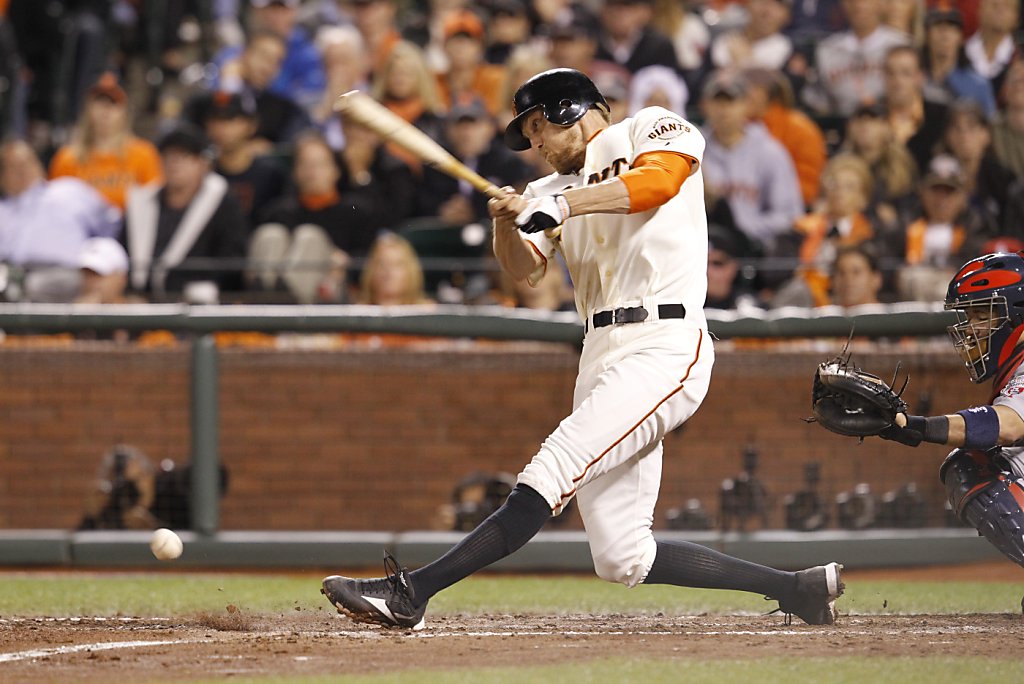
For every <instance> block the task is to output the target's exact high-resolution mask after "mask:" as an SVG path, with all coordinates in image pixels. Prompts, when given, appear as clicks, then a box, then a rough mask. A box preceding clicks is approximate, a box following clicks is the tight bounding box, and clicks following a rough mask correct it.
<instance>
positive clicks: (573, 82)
mask: <svg viewBox="0 0 1024 684" xmlns="http://www.w3.org/2000/svg"><path fill="white" fill-rule="evenodd" d="M596 104H600V105H603V106H604V108H605V109H608V102H607V101H606V100H605V99H604V95H602V94H601V91H600V90H598V89H597V86H596V85H594V82H593V81H591V80H590V79H589V78H587V76H586V74H584V73H582V72H579V71H576V70H575V69H549V70H547V71H543V72H541V73H539V74H537V75H536V76H534V77H532V78H530V79H529V80H528V81H527V82H526V83H524V84H523V85H521V86H519V89H518V90H517V91H516V94H515V96H514V97H513V98H512V113H513V114H515V118H514V119H512V121H510V122H509V124H508V126H507V127H506V128H505V144H506V145H508V146H509V147H510V148H512V149H513V150H517V151H522V150H528V149H530V141H529V140H528V139H527V138H526V136H524V135H523V119H525V118H526V116H527V114H529V113H530V112H532V111H533V110H534V109H537V108H538V107H540V108H541V109H542V110H543V112H544V118H545V119H547V120H548V121H550V122H551V123H553V124H558V125H559V126H571V125H573V124H574V123H576V122H577V121H579V120H580V119H582V118H583V115H584V114H586V113H587V110H588V109H590V108H591V107H593V106H594V105H596Z"/></svg>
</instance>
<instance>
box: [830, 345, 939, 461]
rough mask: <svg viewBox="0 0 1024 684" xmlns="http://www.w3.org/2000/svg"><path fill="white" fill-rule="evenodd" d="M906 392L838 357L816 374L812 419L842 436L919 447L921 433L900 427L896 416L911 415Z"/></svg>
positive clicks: (844, 358) (842, 357)
mask: <svg viewBox="0 0 1024 684" xmlns="http://www.w3.org/2000/svg"><path fill="white" fill-rule="evenodd" d="M905 388H906V384H905V383H904V386H903V389H905ZM903 389H901V390H900V392H896V391H894V390H893V388H892V387H891V386H890V385H888V384H886V383H885V381H884V380H882V379H881V378H879V377H878V376H876V375H872V374H870V373H865V372H864V371H862V370H861V369H859V368H857V367H855V366H853V365H852V364H851V363H850V359H849V357H847V356H840V357H837V358H835V359H832V360H831V361H826V362H825V363H822V364H820V365H819V366H818V370H817V371H816V372H815V373H814V386H813V388H812V390H811V409H812V411H813V413H814V418H812V419H811V420H814V421H817V422H818V423H820V424H821V426H822V427H824V428H826V429H828V430H831V431H832V432H835V433H837V434H840V435H847V436H850V437H861V438H863V437H867V436H870V435H879V436H880V437H882V438H884V439H892V440H896V441H898V442H902V443H904V444H908V445H910V446H917V445H918V444H919V443H920V442H921V434H920V433H919V432H917V431H914V430H907V429H906V428H902V427H900V426H898V425H897V424H896V414H898V413H904V414H905V413H906V412H907V403H906V402H905V401H903V399H902V398H901V397H900V395H901V394H902V393H903Z"/></svg>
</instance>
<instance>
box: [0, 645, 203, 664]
mask: <svg viewBox="0 0 1024 684" xmlns="http://www.w3.org/2000/svg"><path fill="white" fill-rule="evenodd" d="M186 643H189V640H187V639H185V640H182V639H177V640H174V641H102V642H99V643H95V644H77V645H75V646H58V647H56V648H37V649H32V650H30V651H16V652H14V653H0V663H13V662H17V661H19V660H34V659H37V658H49V657H51V656H57V655H68V654H69V653H81V652H82V651H113V650H116V649H119V648H144V647H147V646H175V645H178V644H186Z"/></svg>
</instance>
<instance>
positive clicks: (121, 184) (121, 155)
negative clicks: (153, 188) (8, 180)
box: [50, 72, 160, 211]
mask: <svg viewBox="0 0 1024 684" xmlns="http://www.w3.org/2000/svg"><path fill="white" fill-rule="evenodd" d="M60 176H74V177H76V178H80V179H82V180H84V181H85V182H86V183H88V184H89V185H91V186H93V187H94V188H96V190H98V191H99V193H100V194H101V195H103V197H104V198H105V199H106V200H107V201H108V202H110V203H111V204H112V205H113V206H115V207H117V208H118V209H119V210H122V211H123V210H124V202H125V193H126V192H127V190H128V188H129V187H130V186H132V185H145V184H147V183H150V182H152V181H154V180H159V178H160V155H159V153H158V152H157V151H156V147H154V146H153V144H152V143H151V142H149V141H148V140H143V139H141V138H137V137H135V136H134V135H132V126H131V116H130V115H129V113H128V95H127V93H125V91H124V89H123V88H121V86H120V85H119V84H118V82H117V77H116V76H114V74H112V73H110V72H107V73H105V74H104V75H103V76H102V77H101V78H100V79H99V80H98V81H97V82H96V83H94V84H93V86H92V87H91V88H90V89H89V90H88V92H87V93H86V98H85V108H84V109H83V110H82V115H81V116H80V117H79V120H78V125H77V126H76V127H75V131H74V133H73V135H72V138H71V142H70V144H68V145H65V146H63V147H61V148H60V149H59V150H57V153H56V154H55V155H54V157H53V159H52V160H51V162H50V177H51V178H58V177H60Z"/></svg>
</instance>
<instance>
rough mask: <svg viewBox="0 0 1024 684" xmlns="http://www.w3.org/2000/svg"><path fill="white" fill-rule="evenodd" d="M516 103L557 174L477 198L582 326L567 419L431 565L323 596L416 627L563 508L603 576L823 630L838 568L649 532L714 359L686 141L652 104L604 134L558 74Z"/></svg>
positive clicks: (524, 138)
mask: <svg viewBox="0 0 1024 684" xmlns="http://www.w3.org/2000/svg"><path fill="white" fill-rule="evenodd" d="M514 107H515V112H516V117H515V118H514V119H513V120H512V122H511V123H510V124H509V125H508V128H507V129H506V131H505V142H506V144H507V145H508V146H509V147H511V148H512V149H514V150H526V149H529V148H530V147H531V146H532V147H533V148H535V149H536V150H537V151H538V152H539V153H540V154H541V155H542V156H543V157H544V158H545V159H546V160H547V161H548V162H549V163H550V165H551V166H552V167H553V168H554V169H555V173H553V174H552V175H550V176H547V177H546V178H542V179H540V180H538V181H535V182H534V183H531V184H530V185H529V186H528V187H527V189H526V191H525V192H524V193H523V195H521V196H520V195H518V194H516V193H515V192H514V191H513V190H512V189H511V188H507V189H506V191H507V194H506V195H505V196H504V197H502V198H500V199H492V200H491V201H490V204H489V208H490V213H491V216H492V217H493V219H494V251H495V255H496V256H497V258H498V261H499V262H500V263H501V266H502V268H503V269H505V270H506V271H507V272H508V273H509V274H510V275H511V276H512V277H514V278H516V279H527V280H528V281H530V282H531V283H535V282H537V281H538V280H539V279H540V278H541V277H542V276H543V274H544V271H545V269H546V268H547V264H548V262H549V260H550V259H552V258H553V257H554V256H555V254H556V253H561V255H562V256H563V257H564V259H565V262H566V264H567V265H568V268H569V271H570V274H571V276H572V280H573V283H574V285H575V288H576V306H577V309H578V311H579V314H580V317H581V318H582V319H583V321H584V327H585V337H584V342H583V353H582V356H581V358H580V366H579V376H578V379H577V382H576V388H575V393H574V398H573V411H572V413H571V414H570V415H569V416H568V417H567V418H565V419H564V420H563V421H562V422H561V424H560V425H559V426H558V427H557V428H556V429H555V431H554V432H553V433H552V434H551V435H550V436H549V437H548V438H547V439H546V440H545V441H544V443H543V444H542V445H541V447H540V450H539V451H538V452H537V454H536V455H535V456H534V457H533V459H532V461H530V463H529V464H528V465H527V466H526V468H525V469H524V470H523V471H522V473H520V475H519V477H518V482H517V484H516V487H515V488H514V489H513V491H512V494H511V495H510V496H509V497H508V500H507V501H506V502H505V504H504V505H503V506H502V507H501V508H499V509H498V510H497V511H496V512H495V513H494V514H492V515H491V516H490V517H489V518H487V519H486V520H485V521H484V522H483V523H481V524H480V525H479V526H478V527H477V528H476V529H475V530H473V531H472V532H471V533H470V534H469V535H467V536H466V537H465V539H463V540H462V541H461V542H460V543H459V544H457V545H456V546H455V547H454V548H452V549H451V550H450V551H449V552H448V553H447V554H445V555H444V556H443V557H441V558H440V559H438V560H437V561H435V562H433V563H431V564H429V565H427V566H425V567H422V568H420V569H418V570H415V571H413V572H409V571H407V570H406V569H404V568H402V567H401V566H399V565H398V563H397V562H396V561H395V560H394V559H393V558H391V557H390V556H387V557H386V562H385V564H386V567H387V573H388V576H386V577H384V578H381V579H376V580H357V579H351V578H347V577H340V576H331V577H328V578H326V579H325V580H324V582H323V593H324V594H325V595H326V596H327V597H328V599H329V600H330V601H331V602H332V603H333V604H334V605H336V606H337V607H338V609H339V610H340V611H341V612H343V613H345V614H347V615H349V616H350V617H352V618H354V619H356V620H361V621H368V622H377V623H380V624H384V625H389V626H401V627H412V628H418V627H420V626H422V624H423V615H424V611H425V608H426V604H427V601H428V600H429V599H430V597H431V596H433V595H434V594H436V593H437V592H438V591H441V590H442V589H444V588H446V587H448V586H450V585H452V584H454V583H455V582H457V581H459V580H461V579H463V578H464V577H466V576H468V575H470V574H471V573H473V572H475V571H477V570H479V569H481V568H484V567H486V566H488V565H490V564H491V563H493V562H495V561H497V560H499V559H501V558H503V557H504V556H507V555H508V554H510V553H512V552H514V551H515V550H517V549H518V548H520V547H521V546H522V545H523V544H525V543H526V542H527V541H528V540H529V539H530V538H531V537H533V536H534V535H535V534H536V533H537V532H538V531H539V530H540V529H541V528H542V527H543V526H544V523H545V522H547V520H548V519H549V518H550V517H551V516H552V515H557V514H559V513H560V512H561V510H562V508H563V507H564V506H565V504H566V503H567V502H568V501H569V500H570V499H572V497H576V500H577V503H578V506H579V511H580V514H581V516H582V518H583V521H584V525H585V527H586V532H587V538H588V541H589V543H590V548H591V554H592V556H593V560H594V567H595V570H596V572H597V574H598V576H600V577H601V578H603V579H606V580H608V581H611V582H619V583H622V584H624V585H626V586H628V587H634V586H636V585H638V584H674V585H678V586H690V587H708V588H722V589H738V590H743V591H751V592H757V593H760V594H764V595H766V596H769V597H772V598H774V599H777V600H778V601H779V608H780V610H782V611H783V612H784V613H786V614H787V615H797V616H798V617H800V618H801V619H802V620H804V621H805V622H807V623H809V624H831V623H832V622H833V621H834V603H835V599H836V598H837V597H838V596H839V595H840V594H841V593H842V591H843V585H842V582H841V581H840V568H841V566H839V565H838V564H836V563H829V564H828V565H824V566H817V567H814V568H810V569H807V570H802V571H800V572H795V573H792V572H783V571H779V570H775V569H772V568H769V567H765V566H761V565H756V564H753V563H749V562H746V561H743V560H740V559H737V558H732V557H730V556H726V555H724V554H720V553H718V552H715V551H712V550H711V549H708V548H705V547H703V546H699V545H697V544H691V543H686V542H683V543H671V542H659V541H656V540H655V539H654V536H653V534H652V531H651V526H652V523H653V521H654V506H655V503H656V501H657V497H658V489H659V486H660V480H661V461H662V440H663V439H664V437H665V435H666V434H667V433H668V432H670V431H671V430H673V429H675V428H676V427H678V426H679V425H681V424H682V423H684V422H685V421H686V420H687V419H688V418H689V417H690V416H691V415H693V413H694V412H695V411H696V410H697V408H698V407H699V406H700V404H701V401H703V399H704V396H705V394H706V393H707V391H708V384H709V382H710V380H711V368H712V364H713V363H714V350H713V346H712V342H711V338H710V336H709V335H708V331H707V323H706V321H705V318H704V312H703V304H704V298H705V294H706V289H707V280H706V273H707V271H706V269H707V251H708V240H707V218H706V215H705V209H704V187H703V179H702V174H701V157H702V154H703V151H704V139H703V137H702V136H701V134H700V132H699V131H698V130H697V128H696V127H695V126H693V125H692V124H691V123H689V122H688V121H686V120H685V119H683V118H682V117H680V116H679V115H677V114H675V113H673V112H670V111H668V110H665V109H662V108H660V107H651V108H647V109H644V110H641V111H640V112H638V113H637V114H636V116H634V117H632V118H629V119H626V120H625V121H623V122H621V123H618V124H615V125H610V124H609V118H608V104H607V102H606V101H605V99H604V97H603V96H602V95H601V93H600V92H599V91H598V90H597V88H596V87H595V86H594V84H593V82H591V80H590V79H589V78H588V77H587V76H585V75H584V74H582V73H580V72H578V71H575V70H572V69H553V70H550V71H546V72H543V73H541V74H538V75H537V76H534V77H533V78H531V79H530V80H528V81H527V82H526V83H525V84H523V85H522V86H521V87H520V88H519V90H518V91H517V92H516V94H515V97H514Z"/></svg>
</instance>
